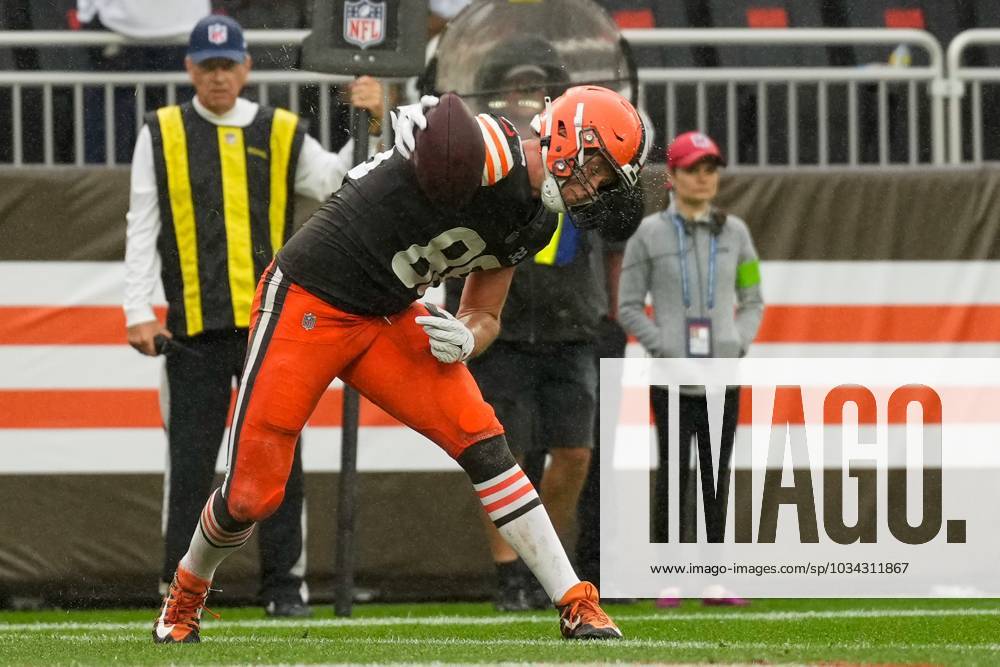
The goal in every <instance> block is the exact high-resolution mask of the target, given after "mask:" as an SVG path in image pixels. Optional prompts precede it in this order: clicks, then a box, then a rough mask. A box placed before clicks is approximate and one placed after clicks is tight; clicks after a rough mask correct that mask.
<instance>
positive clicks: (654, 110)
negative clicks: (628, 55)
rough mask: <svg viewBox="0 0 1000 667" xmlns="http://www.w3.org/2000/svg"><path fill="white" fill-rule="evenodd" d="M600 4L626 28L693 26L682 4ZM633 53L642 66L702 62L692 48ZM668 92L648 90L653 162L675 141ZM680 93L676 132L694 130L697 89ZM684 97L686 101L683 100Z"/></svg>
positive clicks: (618, 0) (649, 0)
mask: <svg viewBox="0 0 1000 667" xmlns="http://www.w3.org/2000/svg"><path fill="white" fill-rule="evenodd" d="M599 4H600V5H601V6H602V7H604V9H605V10H606V11H607V12H608V14H609V15H610V16H611V18H612V19H614V21H615V23H616V24H618V27H619V28H622V29H642V28H687V27H691V21H690V20H689V18H688V15H687V11H686V9H685V7H684V6H683V3H680V2H662V1H661V2H657V1H656V0H645V1H642V2H634V1H629V0H600V2H599ZM633 54H634V56H635V60H636V65H637V66H638V67H676V68H689V67H695V66H696V64H697V62H698V61H697V58H696V54H695V50H694V49H693V48H692V47H689V46H680V47H668V48H656V47H634V48H633ZM665 91H666V88H665V86H664V85H662V84H652V85H649V86H646V89H645V106H644V108H645V111H646V113H648V114H649V117H650V118H651V119H652V121H653V144H652V147H651V150H650V157H651V159H653V160H663V159H664V152H665V150H666V145H667V143H669V141H670V139H671V137H668V136H666V135H667V133H668V128H669V127H670V125H669V123H668V121H667V117H666V115H667V114H666V93H665ZM677 94H678V97H679V99H678V103H677V105H676V109H675V113H676V116H675V118H674V119H673V127H674V131H675V132H680V131H682V130H685V129H690V128H691V127H693V125H694V123H695V113H694V106H693V87H692V86H680V87H678V89H677ZM680 98H683V101H682V100H681V99H680ZM688 98H690V99H688Z"/></svg>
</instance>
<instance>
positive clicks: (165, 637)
mask: <svg viewBox="0 0 1000 667" xmlns="http://www.w3.org/2000/svg"><path fill="white" fill-rule="evenodd" d="M209 583H210V582H209V581H207V580H205V579H201V578H199V577H196V576H195V575H193V574H191V573H190V572H187V571H186V570H182V569H181V568H180V567H178V568H177V573H176V574H175V575H174V580H173V581H172V582H171V583H170V589H169V590H168V591H167V595H166V597H164V598H163V608H162V610H161V611H160V616H159V618H157V619H156V621H155V622H154V623H153V641H154V642H156V643H157V644H174V643H185V644H192V643H196V642H199V641H201V638H200V636H199V631H200V630H201V612H202V610H203V609H205V599H206V598H207V597H208V585H209ZM209 613H211V611H209Z"/></svg>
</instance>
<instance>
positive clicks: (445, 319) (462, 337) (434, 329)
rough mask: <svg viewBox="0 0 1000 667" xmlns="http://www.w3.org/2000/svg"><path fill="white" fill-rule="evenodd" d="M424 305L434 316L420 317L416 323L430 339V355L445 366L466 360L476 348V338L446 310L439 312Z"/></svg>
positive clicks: (430, 305)
mask: <svg viewBox="0 0 1000 667" xmlns="http://www.w3.org/2000/svg"><path fill="white" fill-rule="evenodd" d="M424 305H426V306H427V310H429V311H431V313H434V314H433V315H421V316H420V317H417V318H416V322H417V324H419V325H420V326H422V327H423V328H424V332H425V333H426V334H427V337H428V338H430V341H431V354H433V355H434V356H435V357H436V358H437V360H438V361H440V362H442V363H445V364H453V363H455V362H456V361H465V360H466V359H468V358H469V356H470V355H471V354H472V349H473V348H474V347H475V346H476V337H475V336H473V335H472V331H471V330H470V329H469V327H467V326H465V323H464V322H462V321H461V320H457V319H455V316H454V315H452V314H451V313H449V312H448V311H446V310H439V309H438V308H435V307H434V306H433V305H432V304H424Z"/></svg>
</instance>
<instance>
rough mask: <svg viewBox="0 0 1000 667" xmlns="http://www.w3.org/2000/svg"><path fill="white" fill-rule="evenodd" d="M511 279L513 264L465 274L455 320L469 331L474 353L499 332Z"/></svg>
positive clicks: (474, 354)
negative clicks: (501, 313)
mask: <svg viewBox="0 0 1000 667" xmlns="http://www.w3.org/2000/svg"><path fill="white" fill-rule="evenodd" d="M513 278H514V267H513V266H506V267H503V268H499V269H490V270H489V271H478V272H476V273H471V274H469V277H468V278H466V279H465V288H464V289H463V290H462V300H461V301H460V302H459V306H458V320H459V321H460V322H462V323H464V324H465V326H466V327H468V328H469V330H470V331H471V332H472V336H473V338H474V339H475V347H474V348H473V349H472V354H471V355H470V356H473V357H475V356H477V355H479V354H482V352H483V351H484V350H485V349H486V348H488V347H489V346H490V344H492V343H493V341H494V340H496V337H497V336H498V335H499V334H500V312H501V311H502V310H503V304H504V302H505V301H506V300H507V291H508V290H509V289H510V282H511V280H512V279H513Z"/></svg>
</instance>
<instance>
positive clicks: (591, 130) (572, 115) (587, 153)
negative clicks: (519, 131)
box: [532, 86, 649, 213]
mask: <svg viewBox="0 0 1000 667" xmlns="http://www.w3.org/2000/svg"><path fill="white" fill-rule="evenodd" d="M532 129H533V130H534V131H535V132H536V133H537V134H538V135H539V137H540V138H541V142H542V162H543V164H544V166H545V180H544V182H543V184H542V203H543V204H544V205H545V207H546V208H548V209H549V210H551V211H558V212H561V213H565V212H568V207H567V206H566V203H565V202H564V201H563V197H562V192H561V188H562V186H563V184H564V183H566V181H567V179H569V178H574V177H575V178H578V179H580V180H581V182H585V181H586V179H585V177H584V176H583V173H582V171H581V167H582V166H583V165H584V163H585V162H586V161H587V160H589V159H591V158H592V157H593V156H594V155H602V156H603V157H604V158H605V159H606V160H607V161H608V163H609V164H610V165H611V167H612V168H613V169H614V170H615V173H616V175H617V176H618V179H617V181H616V182H615V184H614V186H612V187H613V188H626V189H631V188H634V187H636V186H637V185H638V183H639V172H640V171H641V170H642V167H643V165H644V164H645V163H646V157H647V155H648V154H649V145H648V142H647V140H646V129H645V127H644V126H643V123H642V119H641V118H640V117H639V114H638V112H636V110H635V108H634V107H633V106H632V105H631V104H630V103H629V101H628V100H626V99H625V98H624V97H622V96H621V95H619V94H618V93H616V92H614V91H613V90H609V89H608V88H602V87H600V86H574V87H573V88H570V89H568V90H567V91H566V92H565V93H563V94H562V95H560V96H559V97H557V98H556V99H555V100H548V99H546V106H545V111H543V112H542V113H541V114H539V115H538V116H536V117H535V119H534V120H533V121H532ZM599 196H600V195H599V193H596V192H595V193H592V197H591V202H590V203H592V202H593V201H596V200H597V199H598V198H599ZM574 208H576V206H574Z"/></svg>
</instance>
